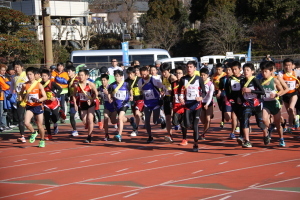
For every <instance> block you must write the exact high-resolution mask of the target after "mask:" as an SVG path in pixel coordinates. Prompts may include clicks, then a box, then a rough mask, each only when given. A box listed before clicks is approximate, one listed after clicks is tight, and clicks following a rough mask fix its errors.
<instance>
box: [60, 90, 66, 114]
mask: <svg viewBox="0 0 300 200" xmlns="http://www.w3.org/2000/svg"><path fill="white" fill-rule="evenodd" d="M65 101H66V94H61V95H60V102H59V103H60V108H61V109H62V110H63V111H64V113H67V112H66V110H65V109H66V108H65Z"/></svg>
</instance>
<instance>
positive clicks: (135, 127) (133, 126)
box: [130, 117, 137, 130]
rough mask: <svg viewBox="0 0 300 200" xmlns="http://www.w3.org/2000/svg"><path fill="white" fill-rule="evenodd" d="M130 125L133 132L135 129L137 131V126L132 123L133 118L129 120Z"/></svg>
mask: <svg viewBox="0 0 300 200" xmlns="http://www.w3.org/2000/svg"><path fill="white" fill-rule="evenodd" d="M130 125H131V126H132V128H133V130H136V129H137V125H136V123H135V122H134V117H131V118H130Z"/></svg>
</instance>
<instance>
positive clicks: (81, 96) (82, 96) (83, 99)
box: [79, 92, 91, 101]
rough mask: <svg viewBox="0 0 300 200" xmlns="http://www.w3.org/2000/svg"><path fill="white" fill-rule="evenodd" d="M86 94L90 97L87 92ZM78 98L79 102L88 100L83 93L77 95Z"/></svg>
mask: <svg viewBox="0 0 300 200" xmlns="http://www.w3.org/2000/svg"><path fill="white" fill-rule="evenodd" d="M86 94H87V95H88V96H90V95H91V94H90V93H89V92H86ZM79 98H80V101H87V100H88V97H87V96H86V95H85V94H84V93H79Z"/></svg>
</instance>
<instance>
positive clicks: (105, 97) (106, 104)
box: [99, 85, 115, 112]
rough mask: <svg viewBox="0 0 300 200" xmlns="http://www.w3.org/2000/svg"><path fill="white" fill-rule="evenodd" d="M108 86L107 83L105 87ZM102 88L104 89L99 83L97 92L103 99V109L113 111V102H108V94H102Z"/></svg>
mask: <svg viewBox="0 0 300 200" xmlns="http://www.w3.org/2000/svg"><path fill="white" fill-rule="evenodd" d="M108 87H109V85H108V86H107V88H108ZM103 90H104V87H103V85H101V86H100V87H99V94H100V97H101V99H102V100H103V105H104V109H107V110H109V111H110V112H113V111H114V109H115V108H114V104H113V103H109V101H108V95H107V94H104V92H103Z"/></svg>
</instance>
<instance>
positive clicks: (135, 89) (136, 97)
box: [125, 77, 143, 101]
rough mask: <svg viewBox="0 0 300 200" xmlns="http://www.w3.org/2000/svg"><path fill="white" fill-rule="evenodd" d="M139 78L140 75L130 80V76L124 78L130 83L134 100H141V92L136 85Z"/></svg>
mask: <svg viewBox="0 0 300 200" xmlns="http://www.w3.org/2000/svg"><path fill="white" fill-rule="evenodd" d="M140 79H141V77H136V79H134V80H131V79H130V78H128V79H126V80H125V81H126V82H128V84H129V85H130V88H131V90H132V93H133V100H134V101H138V100H143V95H142V94H141V91H140V89H139V87H138V82H139V80H140Z"/></svg>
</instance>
